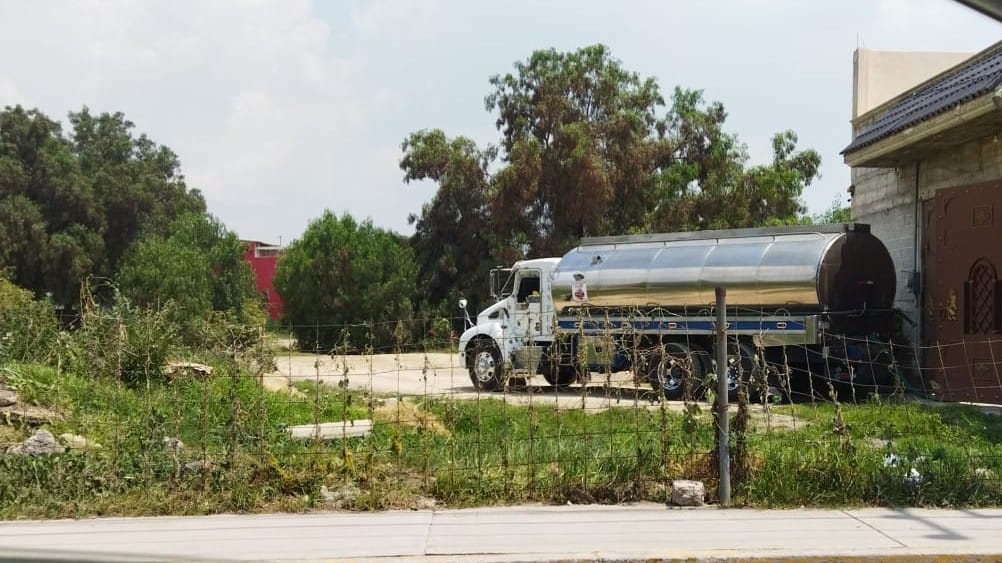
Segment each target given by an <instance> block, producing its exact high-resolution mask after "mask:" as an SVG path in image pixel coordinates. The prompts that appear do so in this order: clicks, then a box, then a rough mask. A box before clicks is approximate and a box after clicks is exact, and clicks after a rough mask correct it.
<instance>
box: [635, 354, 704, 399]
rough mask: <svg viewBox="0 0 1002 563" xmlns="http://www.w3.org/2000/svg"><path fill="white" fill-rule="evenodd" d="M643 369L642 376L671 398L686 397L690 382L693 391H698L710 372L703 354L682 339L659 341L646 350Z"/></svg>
mask: <svg viewBox="0 0 1002 563" xmlns="http://www.w3.org/2000/svg"><path fill="white" fill-rule="evenodd" d="M642 369H643V372H642V376H643V378H644V379H645V380H647V382H648V383H650V384H651V387H653V388H654V390H655V391H659V392H661V393H662V394H664V397H665V398H666V399H668V400H671V401H676V400H679V399H681V398H683V396H684V395H685V388H686V385H687V384H688V385H689V388H690V389H691V390H692V393H693V395H695V394H697V393H698V389H699V387H700V385H702V382H703V377H704V376H705V375H706V371H705V369H706V368H705V365H704V363H703V361H702V359H701V358H700V357H699V355H698V354H697V353H695V352H694V351H693V350H692V349H691V348H689V346H687V345H685V344H683V343H681V342H664V343H661V344H659V345H657V346H656V347H655V349H654V350H653V351H651V352H649V353H648V354H646V360H645V361H644V363H643V366H642Z"/></svg>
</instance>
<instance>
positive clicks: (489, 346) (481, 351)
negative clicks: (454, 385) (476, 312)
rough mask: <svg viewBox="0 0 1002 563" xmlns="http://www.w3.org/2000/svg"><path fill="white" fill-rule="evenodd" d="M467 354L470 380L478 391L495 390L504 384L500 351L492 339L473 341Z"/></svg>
mask: <svg viewBox="0 0 1002 563" xmlns="http://www.w3.org/2000/svg"><path fill="white" fill-rule="evenodd" d="M471 348H472V349H471V353H470V355H469V357H470V360H469V366H468V367H469V371H470V381H472V382H473V386H474V387H476V388H477V390H478V391H496V390H498V389H500V388H501V387H503V386H504V381H503V374H502V371H503V366H502V365H501V351H500V350H498V347H497V345H496V344H494V342H493V341H491V340H488V339H486V338H480V339H478V340H475V341H473V345H472V346H471Z"/></svg>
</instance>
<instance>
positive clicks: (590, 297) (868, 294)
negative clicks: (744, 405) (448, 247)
mask: <svg viewBox="0 0 1002 563" xmlns="http://www.w3.org/2000/svg"><path fill="white" fill-rule="evenodd" d="M490 285H491V295H492V296H493V297H494V299H495V302H494V303H493V304H492V305H490V306H489V307H487V308H486V309H484V310H483V311H481V312H480V313H479V314H477V316H476V321H475V322H474V321H473V320H471V319H470V316H469V314H466V319H467V326H468V328H467V330H466V331H465V332H464V333H463V334H462V336H461V337H460V340H459V360H460V362H461V365H464V366H465V367H466V368H467V369H468V371H469V375H470V380H471V381H472V383H473V385H474V386H475V387H476V388H477V389H481V390H496V389H500V388H503V387H505V386H506V385H508V383H509V382H510V381H511V379H512V378H519V379H522V378H525V377H526V376H527V375H532V374H539V375H542V376H543V377H544V378H545V380H546V381H547V382H548V383H549V384H550V385H553V386H559V387H563V386H569V385H573V384H575V383H579V382H582V383H583V382H587V381H588V378H589V377H590V376H591V374H592V373H593V372H606V373H615V372H622V371H627V370H629V371H632V372H633V377H634V378H635V380H636V381H637V382H638V383H641V384H650V385H651V386H652V387H653V388H654V389H655V390H658V391H660V392H662V393H663V394H664V396H665V397H666V398H668V399H678V398H681V397H682V396H683V394H684V393H685V392H686V389H688V390H690V391H691V390H693V389H697V390H698V389H705V388H707V387H710V386H712V385H713V383H712V380H713V379H714V378H715V375H714V374H715V373H716V366H715V363H714V362H715V360H714V358H716V357H717V354H716V353H715V350H714V346H715V344H714V342H715V338H714V334H715V327H716V321H715V315H716V311H715V302H716V299H715V290H716V288H724V289H725V290H726V307H725V309H726V322H727V327H726V329H727V335H728V338H727V342H728V344H727V348H728V350H727V356H726V357H727V366H726V374H727V379H728V382H727V383H728V384H727V388H728V391H729V393H730V394H732V395H735V394H736V392H737V390H738V388H739V384H740V382H741V381H745V382H747V383H749V384H750V385H749V388H750V389H752V390H755V389H761V390H763V391H764V392H776V391H777V390H779V391H780V392H781V391H782V390H788V389H789V388H790V387H789V385H790V383H791V382H796V381H797V380H805V379H806V378H817V377H820V378H824V379H825V380H827V381H830V382H832V383H833V384H835V385H839V386H845V385H861V386H871V387H877V386H882V385H888V384H890V383H892V380H893V377H892V375H891V374H892V370H891V366H892V364H893V358H892V354H891V351H890V347H889V345H888V343H889V341H890V338H891V336H892V335H893V332H894V330H895V326H896V320H897V319H896V316H895V311H894V309H893V303H894V292H895V287H896V279H895V270H894V264H893V262H892V260H891V256H890V254H889V253H888V251H887V249H886V247H885V246H884V244H883V243H882V242H881V241H880V240H879V239H878V238H877V237H875V236H874V235H872V234H871V233H870V228H869V225H865V224H859V223H850V224H834V225H820V226H818V225H813V226H793V227H775V228H757V229H733V230H719V231H698V232H683V233H668V234H651V235H627V236H608V237H592V238H584V239H582V240H581V242H580V245H579V246H578V247H576V248H574V249H572V250H571V251H569V252H568V253H567V254H565V255H564V256H563V257H561V258H538V259H533V260H523V261H520V262H517V263H515V264H514V265H513V266H512V267H510V268H497V269H495V270H492V271H491V277H490ZM460 307H461V308H463V310H464V312H465V311H466V302H465V300H461V301H460ZM697 392H698V391H697ZM732 398H733V397H732Z"/></svg>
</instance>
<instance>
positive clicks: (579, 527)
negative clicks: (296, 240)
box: [0, 504, 1002, 561]
mask: <svg viewBox="0 0 1002 563" xmlns="http://www.w3.org/2000/svg"><path fill="white" fill-rule="evenodd" d="M1000 524H1002V510H998V509H993V510H920V509H910V510H890V509H863V510H787V511H781V510H767V511H756V510H719V509H715V508H702V509H668V508H665V507H664V506H661V505H655V504H643V505H635V506H559V507H514V508H487V509H471V510H441V511H403V512H383V513H325V514H306V515H251V516H247V515H241V516H235V515H227V516H207V517H184V518H181V517H170V518H127V519H126V518H109V519H98V520H80V521H65V520H64V521H49V522H4V523H0V561H2V560H5V558H6V559H7V560H11V558H14V557H22V556H26V555H31V554H33V555H40V554H50V555H52V556H56V555H59V554H64V555H65V554H75V555H76V556H77V557H78V559H84V558H86V557H87V556H90V558H91V560H99V556H101V555H104V556H108V555H109V554H111V555H116V556H117V557H118V559H117V560H123V558H124V559H132V560H141V559H154V560H156V559H161V560H162V559H174V560H192V559H202V560H244V561H316V560H328V561H330V560H334V561H365V560H379V561H386V560H387V559H386V558H395V559H393V560H418V561H422V560H423V561H558V560H559V561H576V560H595V559H603V560H606V561H610V560H613V561H615V560H672V559H684V558H696V559H703V558H737V557H741V558H750V557H768V558H771V559H776V558H783V557H789V556H799V557H805V556H816V557H828V558H831V557H851V556H858V557H860V556H865V557H876V556H882V557H907V556H915V555H950V554H952V555H965V554H967V555H970V554H979V555H994V554H1002V534H999V533H998V530H999V529H1000V528H1002V526H1000ZM80 556H84V557H80ZM960 559H961V560H968V559H972V558H970V557H961V558H960ZM992 559H993V558H992V557H988V558H983V560H992ZM108 560H115V559H108ZM949 560H951V559H950V558H941V559H937V561H949Z"/></svg>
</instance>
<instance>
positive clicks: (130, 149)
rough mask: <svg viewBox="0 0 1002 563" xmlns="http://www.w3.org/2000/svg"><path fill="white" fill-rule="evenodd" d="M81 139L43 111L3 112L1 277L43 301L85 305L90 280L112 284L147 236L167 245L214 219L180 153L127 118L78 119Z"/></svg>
mask: <svg viewBox="0 0 1002 563" xmlns="http://www.w3.org/2000/svg"><path fill="white" fill-rule="evenodd" d="M69 122H70V124H71V125H72V131H71V132H70V134H69V135H64V133H63V130H62V127H61V125H60V124H59V123H58V122H56V121H53V120H51V119H49V118H48V117H46V116H45V115H43V114H42V113H41V112H39V111H38V110H25V109H23V108H22V107H20V106H16V107H7V108H5V109H4V111H3V112H0V267H2V268H3V270H4V272H5V274H6V275H7V276H8V277H9V278H10V280H11V281H12V282H14V283H16V284H17V285H19V286H21V287H24V288H27V289H29V290H31V291H32V292H33V293H35V294H36V295H42V294H45V293H52V295H53V299H54V300H55V301H57V302H59V303H63V304H71V303H76V302H77V299H78V297H79V293H80V283H81V281H82V280H83V279H84V278H86V277H87V276H91V275H93V276H98V277H105V278H111V277H113V276H114V274H115V272H117V270H118V267H119V264H120V262H121V260H122V258H123V256H125V253H126V251H127V250H128V248H129V246H130V245H131V244H132V243H133V241H134V240H135V239H136V237H137V236H139V234H140V231H141V230H142V231H145V232H150V233H155V234H160V235H164V236H166V235H167V234H169V227H170V225H171V224H172V222H173V221H174V219H175V218H176V217H177V216H178V215H179V214H181V213H185V212H196V213H198V212H204V210H205V202H204V200H203V199H202V196H201V194H199V193H198V191H197V190H190V189H188V187H187V186H186V184H185V182H184V177H183V176H182V175H181V173H180V164H179V162H178V159H177V157H176V156H175V155H174V153H173V152H171V151H170V149H168V148H166V147H163V146H160V145H157V144H155V143H154V142H152V141H151V140H150V139H148V138H147V137H146V136H144V135H140V136H139V137H135V136H133V134H132V129H133V128H134V125H133V124H132V123H131V122H129V121H127V120H126V119H125V117H124V116H123V115H122V114H120V113H115V114H107V113H104V114H100V115H97V116H95V115H92V114H91V113H90V111H89V110H88V109H87V108H83V109H82V110H81V111H80V112H77V113H71V114H70V116H69Z"/></svg>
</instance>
